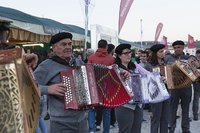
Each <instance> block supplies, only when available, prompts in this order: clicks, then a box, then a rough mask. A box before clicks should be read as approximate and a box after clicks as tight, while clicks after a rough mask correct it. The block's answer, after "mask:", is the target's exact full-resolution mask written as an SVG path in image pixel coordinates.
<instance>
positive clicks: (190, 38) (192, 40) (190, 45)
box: [188, 34, 194, 48]
mask: <svg viewBox="0 0 200 133" xmlns="http://www.w3.org/2000/svg"><path fill="white" fill-rule="evenodd" d="M188 48H194V38H193V37H192V36H191V35H190V34H188Z"/></svg>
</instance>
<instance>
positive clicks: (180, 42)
mask: <svg viewBox="0 0 200 133" xmlns="http://www.w3.org/2000/svg"><path fill="white" fill-rule="evenodd" d="M176 45H183V46H184V45H185V43H184V42H183V41H181V40H177V41H175V42H173V43H172V46H176Z"/></svg>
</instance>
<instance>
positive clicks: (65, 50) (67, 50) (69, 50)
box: [64, 48, 72, 52]
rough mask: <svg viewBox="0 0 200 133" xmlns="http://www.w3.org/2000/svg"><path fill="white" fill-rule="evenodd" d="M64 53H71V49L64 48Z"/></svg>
mask: <svg viewBox="0 0 200 133" xmlns="http://www.w3.org/2000/svg"><path fill="white" fill-rule="evenodd" d="M64 52H72V49H71V48H66V49H64Z"/></svg>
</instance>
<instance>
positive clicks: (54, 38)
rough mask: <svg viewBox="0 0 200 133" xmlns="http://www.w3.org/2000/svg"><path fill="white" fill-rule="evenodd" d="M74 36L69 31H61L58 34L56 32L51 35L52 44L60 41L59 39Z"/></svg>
mask: <svg viewBox="0 0 200 133" xmlns="http://www.w3.org/2000/svg"><path fill="white" fill-rule="evenodd" d="M72 37H73V36H72V34H71V33H69V32H60V33H57V34H55V35H53V36H52V37H51V40H50V45H53V44H55V43H57V42H59V41H60V40H62V39H67V38H69V39H71V40H72Z"/></svg>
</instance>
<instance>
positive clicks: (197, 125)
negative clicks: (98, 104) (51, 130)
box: [46, 107, 200, 133]
mask: <svg viewBox="0 0 200 133" xmlns="http://www.w3.org/2000/svg"><path fill="white" fill-rule="evenodd" d="M177 114H178V115H180V116H181V109H180V107H179V109H178V113H177ZM150 116H151V113H150V112H148V111H147V110H144V120H146V121H143V123H142V131H141V133H150ZM190 117H191V119H192V118H193V116H192V111H191V109H190ZM46 123H47V126H48V127H49V121H46ZM190 129H191V130H190V131H191V133H200V120H198V121H193V120H192V121H191V122H190ZM58 133H59V132H58ZM96 133H102V126H101V130H100V131H97V132H96ZM110 133H118V127H117V124H116V127H115V128H113V127H112V128H110ZM175 133H182V130H181V117H180V118H178V119H177V127H176V130H175Z"/></svg>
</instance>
